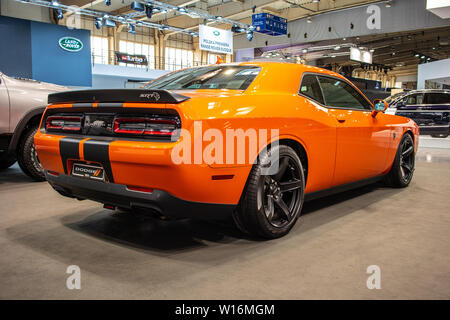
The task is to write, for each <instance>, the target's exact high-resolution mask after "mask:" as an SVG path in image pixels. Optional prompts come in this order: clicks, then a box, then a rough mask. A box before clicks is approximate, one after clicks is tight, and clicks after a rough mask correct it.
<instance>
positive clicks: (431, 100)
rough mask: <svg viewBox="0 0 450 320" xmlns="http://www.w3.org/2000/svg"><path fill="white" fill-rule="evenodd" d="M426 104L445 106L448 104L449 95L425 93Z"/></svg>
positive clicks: (449, 101)
mask: <svg viewBox="0 0 450 320" xmlns="http://www.w3.org/2000/svg"><path fill="white" fill-rule="evenodd" d="M425 97H426V99H425V103H426V104H447V103H450V93H443V92H442V93H438V92H436V93H426V94H425Z"/></svg>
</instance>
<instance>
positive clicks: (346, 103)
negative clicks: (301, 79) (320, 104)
mask: <svg viewBox="0 0 450 320" xmlns="http://www.w3.org/2000/svg"><path fill="white" fill-rule="evenodd" d="M318 78H319V82H320V86H321V88H322V93H323V98H324V100H325V104H326V105H327V106H329V107H334V108H346V109H361V110H371V109H372V105H371V104H370V102H369V101H367V100H366V99H365V98H364V97H363V96H362V95H361V94H360V93H359V92H358V91H356V90H355V89H354V88H353V87H352V86H351V85H349V84H348V83H346V82H344V81H341V80H337V79H334V78H328V77H320V76H319V77H318Z"/></svg>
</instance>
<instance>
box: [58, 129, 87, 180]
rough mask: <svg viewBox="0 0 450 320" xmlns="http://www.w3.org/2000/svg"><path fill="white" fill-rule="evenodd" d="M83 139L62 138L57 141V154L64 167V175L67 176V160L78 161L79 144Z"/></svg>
mask: <svg viewBox="0 0 450 320" xmlns="http://www.w3.org/2000/svg"><path fill="white" fill-rule="evenodd" d="M83 139H84V138H81V137H73V138H62V139H61V140H59V154H60V155H61V161H62V163H63V167H64V173H65V174H67V173H68V172H67V160H68V159H80V152H79V150H80V149H79V144H80V141H81V140H83Z"/></svg>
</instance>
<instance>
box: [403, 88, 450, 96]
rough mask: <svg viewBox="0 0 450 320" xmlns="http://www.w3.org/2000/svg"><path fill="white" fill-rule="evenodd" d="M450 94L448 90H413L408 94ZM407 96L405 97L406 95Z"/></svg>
mask: <svg viewBox="0 0 450 320" xmlns="http://www.w3.org/2000/svg"><path fill="white" fill-rule="evenodd" d="M432 92H433V93H450V90H448V89H419V90H411V91H409V92H407V93H406V94H411V93H432ZM406 94H405V95H406Z"/></svg>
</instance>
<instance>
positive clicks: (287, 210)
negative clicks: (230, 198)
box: [233, 145, 305, 239]
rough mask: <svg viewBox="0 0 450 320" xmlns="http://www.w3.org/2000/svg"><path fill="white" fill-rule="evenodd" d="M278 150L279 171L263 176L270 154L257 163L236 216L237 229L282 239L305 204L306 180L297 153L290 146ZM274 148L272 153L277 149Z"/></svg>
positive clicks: (281, 146) (260, 235)
mask: <svg viewBox="0 0 450 320" xmlns="http://www.w3.org/2000/svg"><path fill="white" fill-rule="evenodd" d="M274 148H277V149H278V152H279V159H277V161H278V164H279V166H278V170H277V172H276V174H274V175H270V176H269V175H263V174H262V173H263V172H264V171H263V170H264V169H267V166H265V165H264V164H265V163H268V159H269V157H268V156H267V155H266V156H263V157H262V159H259V160H258V162H257V163H256V164H255V165H253V168H252V170H251V172H250V174H249V177H248V180H247V185H246V187H245V189H244V192H243V195H242V197H241V201H240V203H239V206H238V208H237V210H236V212H235V213H234V215H233V219H234V221H235V224H236V226H237V228H238V229H239V230H241V231H243V232H245V233H249V234H251V235H253V236H259V237H263V238H266V239H275V238H280V237H282V236H284V235H286V234H287V233H289V231H290V230H291V229H292V227H293V226H294V224H295V222H296V221H297V219H298V217H299V216H300V211H301V209H302V206H303V199H304V190H305V179H304V173H303V166H302V163H301V161H300V158H299V157H298V155H297V153H296V152H295V151H294V150H293V149H292V148H291V147H289V146H286V145H280V146H276V147H274ZM274 148H272V150H269V152H276V151H277V150H275V149H274Z"/></svg>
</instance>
